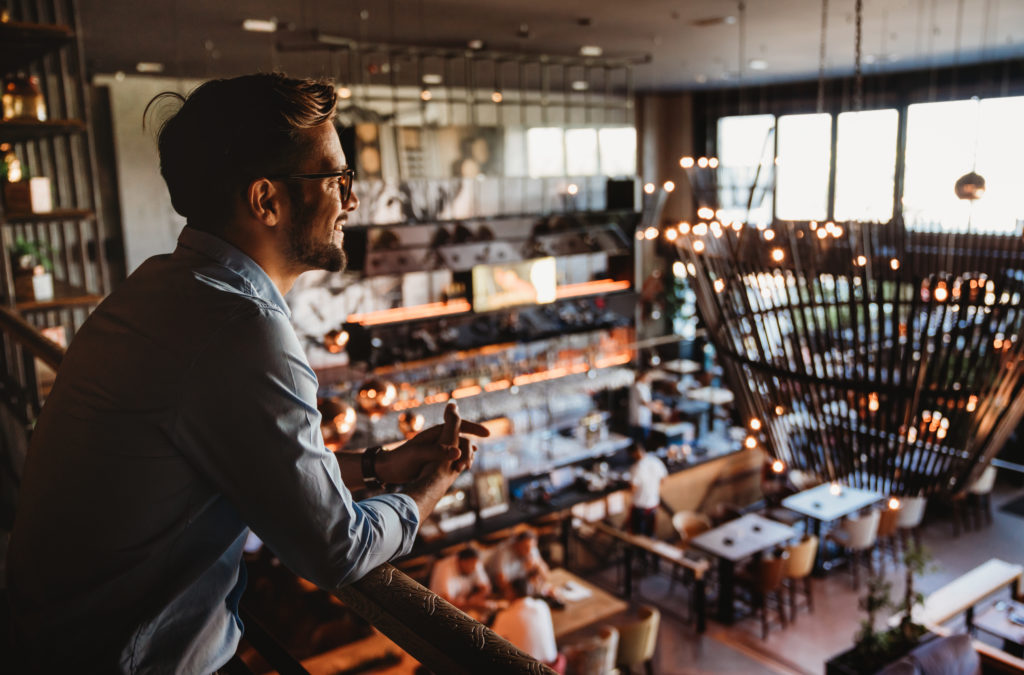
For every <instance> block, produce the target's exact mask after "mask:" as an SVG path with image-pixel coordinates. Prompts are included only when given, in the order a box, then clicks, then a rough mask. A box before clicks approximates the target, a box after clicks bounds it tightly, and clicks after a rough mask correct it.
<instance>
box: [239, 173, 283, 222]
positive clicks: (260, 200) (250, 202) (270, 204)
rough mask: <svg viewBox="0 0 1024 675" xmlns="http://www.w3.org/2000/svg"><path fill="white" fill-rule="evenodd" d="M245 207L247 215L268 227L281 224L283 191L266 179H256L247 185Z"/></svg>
mask: <svg viewBox="0 0 1024 675" xmlns="http://www.w3.org/2000/svg"><path fill="white" fill-rule="evenodd" d="M245 197H246V200H245V206H246V209H247V210H248V211H249V213H250V214H251V215H252V216H253V217H254V218H256V219H257V220H259V221H260V222H262V223H263V224H264V225H266V226H268V227H276V226H277V224H278V223H280V222H281V214H282V207H283V206H284V204H283V203H282V200H283V199H284V198H285V194H284V191H283V190H281V189H280V188H279V187H278V186H277V185H275V184H274V182H273V181H271V180H269V179H267V178H257V179H256V180H254V181H253V182H251V183H249V189H248V190H247V191H246V195H245Z"/></svg>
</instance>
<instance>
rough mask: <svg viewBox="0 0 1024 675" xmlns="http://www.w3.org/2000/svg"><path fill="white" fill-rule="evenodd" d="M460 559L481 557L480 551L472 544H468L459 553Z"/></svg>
mask: <svg viewBox="0 0 1024 675" xmlns="http://www.w3.org/2000/svg"><path fill="white" fill-rule="evenodd" d="M458 557H459V560H477V559H478V558H479V557H480V551H478V550H476V549H475V548H474V547H472V546H467V547H466V548H464V549H462V550H461V551H459V553H458Z"/></svg>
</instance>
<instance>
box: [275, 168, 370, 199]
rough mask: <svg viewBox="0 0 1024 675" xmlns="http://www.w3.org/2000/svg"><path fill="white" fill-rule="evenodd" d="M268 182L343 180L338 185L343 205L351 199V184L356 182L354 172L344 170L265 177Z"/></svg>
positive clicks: (353, 170) (347, 169)
mask: <svg viewBox="0 0 1024 675" xmlns="http://www.w3.org/2000/svg"><path fill="white" fill-rule="evenodd" d="M267 178H269V179H270V180H323V179H324V178H343V179H344V180H342V181H340V182H339V183H338V185H339V187H340V188H341V202H342V204H344V203H345V202H347V201H348V200H349V198H350V197H352V184H353V183H355V180H356V170H355V169H349V168H345V169H342V170H341V171H328V172H327V173H291V174H285V175H278V176H267Z"/></svg>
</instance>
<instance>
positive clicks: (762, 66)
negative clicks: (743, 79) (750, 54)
mask: <svg viewBox="0 0 1024 675" xmlns="http://www.w3.org/2000/svg"><path fill="white" fill-rule="evenodd" d="M747 65H748V66H750V69H751V70H767V69H768V62H767V61H765V60H764V59H750V61H748V62H747Z"/></svg>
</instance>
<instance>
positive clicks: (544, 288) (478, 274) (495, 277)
mask: <svg viewBox="0 0 1024 675" xmlns="http://www.w3.org/2000/svg"><path fill="white" fill-rule="evenodd" d="M555 287H556V282H555V259H554V258H552V257H548V258H534V259H533V260H524V261H522V262H517V263H502V264H497V265H476V266H474V267H473V311H474V312H490V311H493V310H496V309H503V308H505V307H518V306H521V305H542V304H545V303H548V302H554V301H555Z"/></svg>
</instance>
